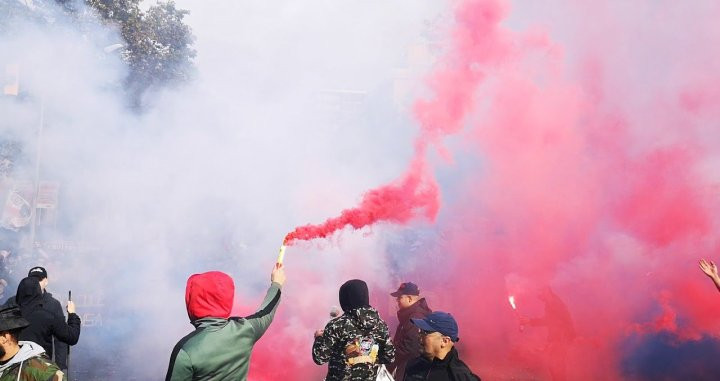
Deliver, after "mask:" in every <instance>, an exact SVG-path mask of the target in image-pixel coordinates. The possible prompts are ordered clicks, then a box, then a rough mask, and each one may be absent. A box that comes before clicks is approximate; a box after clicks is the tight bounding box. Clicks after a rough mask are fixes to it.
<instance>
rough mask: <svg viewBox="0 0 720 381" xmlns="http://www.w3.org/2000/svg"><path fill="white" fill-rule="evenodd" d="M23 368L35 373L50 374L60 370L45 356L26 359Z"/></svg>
mask: <svg viewBox="0 0 720 381" xmlns="http://www.w3.org/2000/svg"><path fill="white" fill-rule="evenodd" d="M24 368H26V369H28V370H33V371H37V372H50V373H53V372H55V371H58V370H60V368H58V366H57V365H55V363H53V362H52V361H50V359H49V358H47V356H42V355H38V356H33V357H31V358H29V359H27V360H26V361H25V366H24Z"/></svg>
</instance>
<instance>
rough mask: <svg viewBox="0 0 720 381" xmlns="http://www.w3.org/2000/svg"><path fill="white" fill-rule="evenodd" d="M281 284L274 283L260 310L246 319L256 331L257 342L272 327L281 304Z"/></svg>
mask: <svg viewBox="0 0 720 381" xmlns="http://www.w3.org/2000/svg"><path fill="white" fill-rule="evenodd" d="M280 288H281V286H280V284H279V283H275V282H273V283H272V284H271V285H270V288H269V289H268V291H267V294H265V299H264V300H263V302H262V304H261V305H260V308H259V309H258V311H257V312H255V313H254V314H252V315H250V316H248V317H246V318H245V319H246V320H247V321H248V322H249V323H250V325H251V326H252V327H253V330H254V331H255V340H258V339H259V338H260V337H261V336H262V335H263V334H264V333H265V331H267V329H268V327H270V323H272V320H273V318H274V317H275V311H276V310H277V307H278V305H279V304H280V294H281V291H280Z"/></svg>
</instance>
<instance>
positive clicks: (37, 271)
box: [28, 266, 47, 280]
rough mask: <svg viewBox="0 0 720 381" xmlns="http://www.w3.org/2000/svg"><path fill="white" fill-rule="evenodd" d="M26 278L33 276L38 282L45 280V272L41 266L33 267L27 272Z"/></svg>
mask: <svg viewBox="0 0 720 381" xmlns="http://www.w3.org/2000/svg"><path fill="white" fill-rule="evenodd" d="M28 276H34V277H35V278H38V279H39V280H43V279H45V278H47V270H45V268H44V267H42V266H35V267H33V268H31V269H30V271H28Z"/></svg>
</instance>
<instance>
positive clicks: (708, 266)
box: [700, 259, 720, 291]
mask: <svg viewBox="0 0 720 381" xmlns="http://www.w3.org/2000/svg"><path fill="white" fill-rule="evenodd" d="M700 270H702V272H704V273H705V275H707V276H708V277H709V278H710V279H712V281H713V283H715V288H717V289H718V291H720V276H718V268H717V266H716V265H715V262H713V261H707V260H705V259H701V260H700Z"/></svg>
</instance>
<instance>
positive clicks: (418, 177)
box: [285, 2, 509, 244]
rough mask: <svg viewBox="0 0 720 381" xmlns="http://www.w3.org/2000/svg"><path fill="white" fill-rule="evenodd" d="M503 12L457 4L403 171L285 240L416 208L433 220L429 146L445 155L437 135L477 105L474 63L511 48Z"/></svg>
mask: <svg viewBox="0 0 720 381" xmlns="http://www.w3.org/2000/svg"><path fill="white" fill-rule="evenodd" d="M502 17H503V10H502V7H500V6H499V4H497V3H494V2H488V3H484V2H477V3H473V2H469V3H464V4H463V5H461V6H460V9H459V10H458V11H457V20H456V21H457V24H455V27H454V29H453V31H452V32H451V33H450V35H451V38H452V43H451V44H450V46H449V47H448V53H447V55H446V56H445V57H444V59H443V60H442V61H441V62H440V63H439V69H437V70H435V71H434V73H433V74H432V75H431V77H430V78H429V79H428V84H427V87H428V89H427V90H428V92H429V93H430V94H431V96H430V97H431V98H430V99H429V100H425V99H420V100H418V101H417V102H416V103H415V107H414V113H415V117H416V119H417V120H418V122H419V123H420V128H421V130H420V135H419V136H418V138H417V139H416V141H415V154H414V157H413V159H412V162H411V165H410V167H409V168H408V170H407V172H406V174H405V175H403V176H402V177H401V179H400V180H398V181H397V182H396V183H394V184H389V185H385V186H382V187H379V188H377V189H373V190H370V191H368V192H367V193H366V194H365V195H364V196H363V199H362V201H361V202H360V205H359V206H357V207H355V208H352V209H346V210H344V211H342V212H341V213H340V216H338V217H334V218H330V219H328V220H327V221H325V222H324V223H322V224H319V225H305V226H300V227H297V228H296V229H295V230H294V231H292V232H291V233H289V234H288V235H287V236H286V237H285V243H286V244H292V243H293V242H294V241H296V240H311V239H315V238H325V237H327V236H329V235H331V234H333V233H334V232H336V231H338V230H340V229H342V228H344V227H346V226H348V225H349V226H352V227H353V228H354V229H360V228H362V227H365V226H368V225H372V224H374V223H377V222H384V221H386V222H392V223H398V224H405V223H407V222H409V221H411V220H412V218H413V217H415V216H416V214H417V213H418V210H424V212H423V215H424V216H425V217H426V218H428V219H429V220H430V221H434V220H435V217H436V216H437V213H438V210H439V208H440V201H439V197H440V195H439V193H438V185H437V183H436V181H435V179H434V177H433V176H432V170H431V169H430V168H428V165H427V163H426V155H427V148H428V146H429V145H435V146H437V147H438V149H439V150H440V152H441V153H442V154H443V156H444V157H446V158H448V159H449V154H448V152H447V151H446V150H444V149H443V146H442V141H441V139H442V138H443V137H446V136H448V135H451V134H454V133H457V132H458V131H460V130H461V129H462V127H463V122H464V119H465V117H466V116H467V115H468V114H469V113H470V112H472V111H473V110H474V108H475V105H476V103H475V102H474V101H475V97H474V95H475V91H476V89H477V86H478V84H479V83H480V82H481V80H482V79H483V74H482V72H481V71H480V70H477V65H479V64H488V63H490V62H494V61H497V60H499V59H501V58H502V57H503V56H504V55H505V54H506V53H507V51H508V50H509V47H508V46H507V44H506V43H505V42H504V41H503V40H502V38H501V36H498V34H499V32H498V30H497V24H498V22H499V21H500V20H501V19H502Z"/></svg>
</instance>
